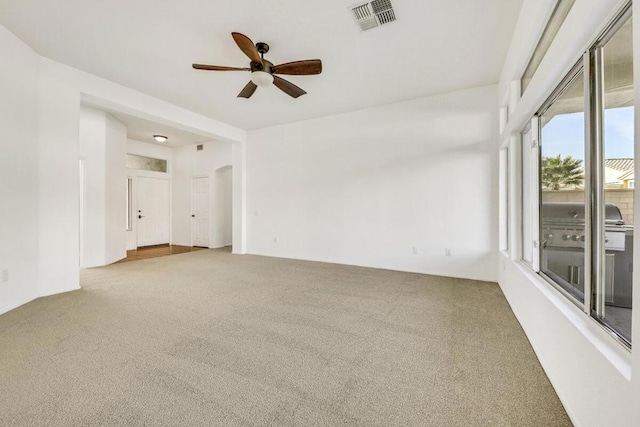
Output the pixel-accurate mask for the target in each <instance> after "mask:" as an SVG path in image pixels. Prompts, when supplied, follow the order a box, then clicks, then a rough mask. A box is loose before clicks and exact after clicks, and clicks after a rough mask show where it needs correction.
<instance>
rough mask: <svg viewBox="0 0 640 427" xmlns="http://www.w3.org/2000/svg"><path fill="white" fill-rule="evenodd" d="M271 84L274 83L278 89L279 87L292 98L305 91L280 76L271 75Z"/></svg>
mask: <svg viewBox="0 0 640 427" xmlns="http://www.w3.org/2000/svg"><path fill="white" fill-rule="evenodd" d="M273 84H274V85H276V86H277V87H278V89H280V90H281V91H283V92H284V93H286V94H287V95H289V96H291V97H293V98H297V97H299V96H301V95H304V94H305V93H307V92H305V91H304V90H302V89H300V88H299V87H298V86H296V85H294V84H293V83H291V82H289V81H287V80H285V79H283V78H282V77H278V76H273Z"/></svg>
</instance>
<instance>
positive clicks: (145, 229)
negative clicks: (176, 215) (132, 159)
mask: <svg viewBox="0 0 640 427" xmlns="http://www.w3.org/2000/svg"><path fill="white" fill-rule="evenodd" d="M169 190H170V188H169V180H167V179H160V178H147V177H138V191H137V196H138V197H137V199H138V200H137V201H138V203H137V205H138V212H137V222H138V227H137V228H138V247H142V246H151V245H161V244H164V243H169V240H170V238H171V231H170V230H171V224H170V208H169V203H170V194H169V193H170V192H169Z"/></svg>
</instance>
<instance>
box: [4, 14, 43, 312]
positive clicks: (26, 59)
mask: <svg viewBox="0 0 640 427" xmlns="http://www.w3.org/2000/svg"><path fill="white" fill-rule="evenodd" d="M38 65H39V57H38V56H37V55H36V54H35V53H34V52H33V51H32V50H31V49H29V48H28V47H27V46H26V45H24V44H23V43H22V42H21V41H20V40H18V39H17V38H15V37H14V36H13V35H12V34H11V33H9V32H8V31H7V30H6V29H5V28H4V27H2V26H0V313H4V312H5V311H8V310H10V309H12V308H14V307H16V306H18V305H21V304H24V303H25V302H27V301H30V300H32V299H34V298H36V297H37V296H38V269H37V268H36V266H37V265H38V232H37V230H38ZM4 270H8V281H7V282H3V281H2V272H3V271H4Z"/></svg>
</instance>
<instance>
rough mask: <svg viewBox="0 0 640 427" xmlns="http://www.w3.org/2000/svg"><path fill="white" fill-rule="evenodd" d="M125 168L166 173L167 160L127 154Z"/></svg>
mask: <svg viewBox="0 0 640 427" xmlns="http://www.w3.org/2000/svg"><path fill="white" fill-rule="evenodd" d="M127 168H129V169H139V170H147V171H154V172H165V173H166V172H167V161H166V160H163V159H154V158H153V157H145V156H136V155H135V154H127Z"/></svg>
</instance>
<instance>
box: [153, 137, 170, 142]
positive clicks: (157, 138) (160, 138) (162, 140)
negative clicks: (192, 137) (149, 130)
mask: <svg viewBox="0 0 640 427" xmlns="http://www.w3.org/2000/svg"><path fill="white" fill-rule="evenodd" d="M153 139H155V140H156V141H158V142H165V141H166V140H167V139H169V138H167V137H166V136H164V135H153Z"/></svg>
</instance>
